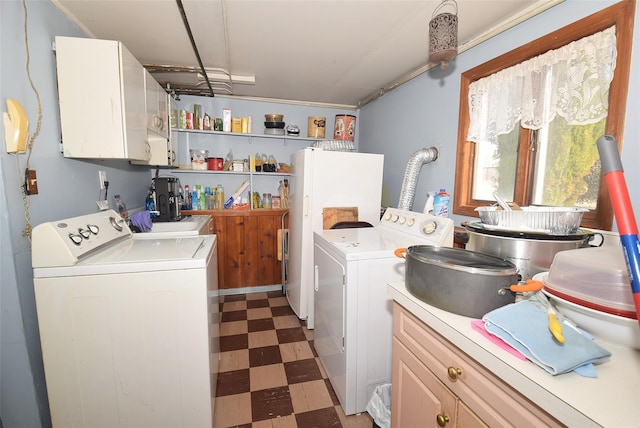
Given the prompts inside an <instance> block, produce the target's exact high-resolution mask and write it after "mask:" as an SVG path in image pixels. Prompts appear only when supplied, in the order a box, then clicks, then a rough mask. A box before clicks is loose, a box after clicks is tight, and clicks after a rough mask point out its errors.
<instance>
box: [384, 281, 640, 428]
mask: <svg viewBox="0 0 640 428" xmlns="http://www.w3.org/2000/svg"><path fill="white" fill-rule="evenodd" d="M388 291H389V294H390V295H391V297H392V298H393V299H394V300H395V301H396V302H398V303H399V304H401V305H402V306H404V307H405V308H406V309H408V310H409V311H410V312H412V313H413V314H414V315H415V316H416V317H418V318H419V319H421V320H422V321H423V322H424V323H425V324H427V325H429V326H430V327H431V328H433V329H434V330H436V331H437V332H438V333H440V334H441V335H442V336H443V337H445V338H446V339H448V340H449V341H450V342H451V343H453V344H454V345H456V346H457V347H458V348H460V349H461V350H462V351H463V352H465V353H466V354H467V355H469V356H470V357H472V358H473V359H475V360H476V361H478V362H479V363H480V364H482V365H483V366H485V367H486V368H487V369H489V370H490V371H491V372H493V373H494V374H495V375H496V376H498V377H499V378H501V379H502V380H503V381H505V382H506V383H508V384H509V385H511V386H512V387H513V388H515V389H517V390H518V391H520V392H521V393H522V394H523V395H524V396H526V397H528V398H529V399H530V400H531V401H533V402H534V403H535V404H537V405H538V406H540V407H541V408H543V409H544V410H545V411H547V412H548V413H549V414H551V415H553V416H554V417H555V418H556V419H558V420H559V421H561V422H562V423H564V424H566V425H567V426H570V427H587V426H606V427H615V428H626V427H640V351H636V350H634V349H631V348H625V347H622V346H620V345H616V344H612V343H608V342H604V341H602V340H598V339H596V342H597V343H598V344H600V345H601V346H603V347H604V348H606V349H607V350H609V351H610V352H611V353H612V357H611V358H610V359H609V360H608V361H606V362H604V363H602V364H600V365H598V366H597V371H598V377H597V378H596V379H593V378H586V377H582V376H580V375H577V374H575V373H566V374H562V375H558V376H553V375H551V374H549V373H547V372H546V371H545V370H543V369H542V368H540V367H538V366H537V365H535V364H534V363H532V362H530V361H523V360H520V359H518V358H516V357H515V356H513V355H511V354H510V353H508V352H507V351H505V350H503V349H501V348H499V347H498V346H497V345H495V344H493V343H492V342H490V341H489V339H487V338H486V337H484V336H482V335H481V334H480V333H478V332H477V331H475V330H473V328H472V327H471V320H472V318H468V317H463V316H460V315H456V314H452V313H450V312H446V311H443V310H440V309H438V308H435V307H433V306H430V305H428V304H426V303H424V302H422V301H421V300H419V299H417V298H415V297H414V296H413V295H412V294H411V293H410V292H409V291H408V290H407V289H406V287H405V285H404V283H403V282H401V283H392V284H389V286H388Z"/></svg>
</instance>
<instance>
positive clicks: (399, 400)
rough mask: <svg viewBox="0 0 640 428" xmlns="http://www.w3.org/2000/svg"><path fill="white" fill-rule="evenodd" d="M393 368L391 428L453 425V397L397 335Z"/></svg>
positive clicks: (454, 424) (454, 416)
mask: <svg viewBox="0 0 640 428" xmlns="http://www.w3.org/2000/svg"><path fill="white" fill-rule="evenodd" d="M392 367H393V373H392V379H393V380H392V384H393V387H392V390H391V409H392V411H391V427H392V428H404V427H425V428H429V427H434V428H437V427H440V426H445V427H455V426H456V406H457V399H456V397H455V396H454V395H453V394H452V393H451V391H449V389H447V388H446V387H445V386H444V385H443V384H442V382H440V381H439V380H438V379H437V378H436V377H435V376H434V375H433V373H431V371H430V370H429V369H428V368H427V367H426V366H425V365H424V364H422V363H421V362H420V361H419V360H418V359H417V358H416V357H415V355H413V354H412V353H411V351H409V350H408V349H407V348H406V347H405V346H404V345H403V344H402V343H401V342H400V341H399V340H398V339H397V338H396V337H394V338H393V365H392ZM438 419H440V422H441V423H442V425H439V424H438Z"/></svg>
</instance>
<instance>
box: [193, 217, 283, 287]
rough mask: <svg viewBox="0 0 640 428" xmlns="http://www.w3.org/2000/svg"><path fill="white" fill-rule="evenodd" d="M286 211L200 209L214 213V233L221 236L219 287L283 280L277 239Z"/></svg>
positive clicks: (219, 239)
mask: <svg viewBox="0 0 640 428" xmlns="http://www.w3.org/2000/svg"><path fill="white" fill-rule="evenodd" d="M285 212H286V210H252V211H233V210H225V211H197V213H199V214H200V213H202V214H208V215H211V217H212V220H213V221H212V223H213V228H212V233H214V234H215V235H216V236H217V240H218V286H219V288H220V289H230V288H241V287H255V286H262V285H276V284H281V282H282V262H281V261H280V260H278V247H279V246H278V241H277V239H278V236H279V234H278V230H279V229H281V227H282V215H283V214H284V213H285ZM192 213H193V214H195V213H196V212H195V211H194V212H192ZM286 225H287V224H286V223H285V227H286Z"/></svg>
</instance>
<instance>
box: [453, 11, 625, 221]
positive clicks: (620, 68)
mask: <svg viewBox="0 0 640 428" xmlns="http://www.w3.org/2000/svg"><path fill="white" fill-rule="evenodd" d="M635 3H636V2H635V0H623V1H621V2H619V3H616V4H614V5H612V6H609V7H607V8H605V9H603V10H601V11H599V12H596V13H594V14H592V15H590V16H587V17H586V18H583V19H581V20H579V21H576V22H574V23H573V24H569V25H567V26H565V27H563V28H560V29H559V30H556V31H554V32H552V33H549V34H547V35H545V36H542V37H540V38H538V39H536V40H533V41H532V42H529V43H527V44H525V45H522V46H521V47H518V48H516V49H513V50H511V51H510V52H507V53H505V54H503V55H500V56H498V57H496V58H494V59H492V60H490V61H487V62H485V63H484V64H481V65H478V66H476V67H474V68H472V69H470V70H467V71H465V72H464V73H462V75H461V82H460V110H459V119H458V120H459V124H458V147H457V151H456V177H455V186H454V194H453V196H454V197H453V213H454V214H459V215H465V216H470V217H478V214H477V212H476V211H475V208H477V207H479V206H486V204H487V203H486V201H478V200H473V199H472V197H471V192H472V186H473V165H474V160H475V159H474V157H475V150H474V148H475V143H473V142H471V141H468V140H467V133H468V130H469V104H468V102H467V98H468V95H469V84H470V83H471V82H473V81H475V80H478V79H481V78H483V77H486V76H489V75H491V74H493V73H496V72H498V71H500V70H502V69H504V68H507V67H511V66H513V65H515V64H518V63H520V62H522V61H526V60H528V59H530V58H533V57H535V56H537V55H540V54H542V53H544V52H547V51H549V50H551V49H557V48H560V47H562V46H564V45H566V44H568V43H571V42H572V41H574V40H578V39H580V38H582V37H586V36H589V35H592V34H594V33H597V32H599V31H602V30H604V29H606V28H608V27H611V26H612V25H615V26H616V47H617V51H618V52H617V59H616V69H615V72H614V77H613V81H612V82H611V86H610V90H609V112H608V114H607V124H606V131H605V132H606V133H607V134H608V135H612V136H613V137H615V139H616V142H617V145H618V150H620V149H621V148H622V141H623V133H624V119H625V114H626V105H627V92H628V87H629V74H630V69H631V47H632V39H633V25H634V14H635ZM522 135H523V133H521V138H522ZM521 143H522V140H521ZM594 144H595V142H594ZM520 167H521V165H520V160H519V165H518V168H520ZM522 167H523V169H522V170H520V169H519V172H518V174H519V177H520V176H521V175H522V174H530V173H531V171H530V167H531V165H522ZM518 181H520V178H518ZM525 193H528V191H524V192H523V191H522V190H521V189H518V188H517V189H516V193H515V197H514V199H515V202H516V203H518V204H520V205H526V204H527V203H526V199H525V198H526V197H527V195H525ZM582 226H583V227H591V228H597V229H603V230H611V229H612V226H613V207H612V205H611V199H610V197H609V190H608V188H607V185H606V182H605V180H604V178H601V180H600V189H599V191H598V210H597V212H589V213H585V215H584V217H583V221H582Z"/></svg>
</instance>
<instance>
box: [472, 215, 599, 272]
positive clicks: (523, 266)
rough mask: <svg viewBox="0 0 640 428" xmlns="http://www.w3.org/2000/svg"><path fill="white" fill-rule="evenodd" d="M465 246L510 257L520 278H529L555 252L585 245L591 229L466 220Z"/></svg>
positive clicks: (544, 268)
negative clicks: (497, 225) (541, 229)
mask: <svg viewBox="0 0 640 428" xmlns="http://www.w3.org/2000/svg"><path fill="white" fill-rule="evenodd" d="M464 227H465V229H466V230H467V236H468V240H467V244H466V246H465V248H466V249H468V250H471V251H478V252H481V253H485V254H491V255H494V256H496V257H501V258H504V259H507V260H509V261H511V262H512V263H513V264H515V265H516V267H517V268H518V272H519V273H520V279H521V280H523V281H524V280H526V279H531V278H533V276H534V275H535V274H537V273H539V272H546V271H548V270H549V268H550V267H551V262H553V258H554V257H555V255H556V253H558V252H559V251H564V250H575V249H578V248H585V247H589V246H590V245H589V242H590V241H591V240H592V239H593V237H594V233H593V232H591V231H586V230H583V229H578V231H577V232H576V233H572V234H569V235H551V234H546V233H536V232H521V231H509V230H502V229H489V228H486V227H484V226H483V225H482V223H467V224H466V225H465V226H464Z"/></svg>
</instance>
